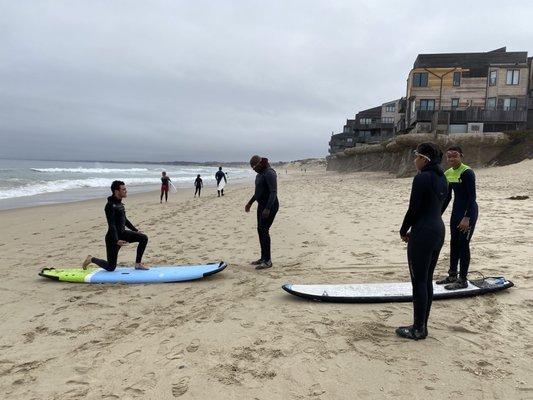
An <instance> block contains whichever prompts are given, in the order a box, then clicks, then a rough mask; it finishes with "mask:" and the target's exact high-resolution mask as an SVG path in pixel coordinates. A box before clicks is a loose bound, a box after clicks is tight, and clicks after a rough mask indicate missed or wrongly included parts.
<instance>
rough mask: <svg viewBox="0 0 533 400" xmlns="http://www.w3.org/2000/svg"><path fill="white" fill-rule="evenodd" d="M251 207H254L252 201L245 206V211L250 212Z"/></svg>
mask: <svg viewBox="0 0 533 400" xmlns="http://www.w3.org/2000/svg"><path fill="white" fill-rule="evenodd" d="M250 208H252V205H251V204H250V203H246V205H245V206H244V211H246V212H250Z"/></svg>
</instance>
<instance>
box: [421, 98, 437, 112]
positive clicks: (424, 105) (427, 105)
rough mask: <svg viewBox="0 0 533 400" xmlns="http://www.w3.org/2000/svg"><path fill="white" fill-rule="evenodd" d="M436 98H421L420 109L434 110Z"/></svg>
mask: <svg viewBox="0 0 533 400" xmlns="http://www.w3.org/2000/svg"><path fill="white" fill-rule="evenodd" d="M434 109H435V100H420V110H434Z"/></svg>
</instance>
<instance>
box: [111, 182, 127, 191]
mask: <svg viewBox="0 0 533 400" xmlns="http://www.w3.org/2000/svg"><path fill="white" fill-rule="evenodd" d="M122 185H125V183H124V182H122V181H113V183H112V184H111V193H113V194H115V190H120V187H121V186H122Z"/></svg>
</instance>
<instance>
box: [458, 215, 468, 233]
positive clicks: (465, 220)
mask: <svg viewBox="0 0 533 400" xmlns="http://www.w3.org/2000/svg"><path fill="white" fill-rule="evenodd" d="M457 228H459V230H460V231H461V232H463V233H467V232H468V230H469V229H470V218H468V217H464V218H463V219H462V220H461V222H459V225H457Z"/></svg>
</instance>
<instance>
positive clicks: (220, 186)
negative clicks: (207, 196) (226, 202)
mask: <svg viewBox="0 0 533 400" xmlns="http://www.w3.org/2000/svg"><path fill="white" fill-rule="evenodd" d="M215 179H216V181H217V192H218V197H220V196H221V195H222V196H224V186H226V183H227V182H228V180H227V179H226V174H225V173H224V171H222V167H218V171H217V173H216V174H215ZM222 180H224V182H222Z"/></svg>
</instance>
